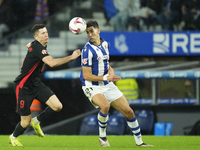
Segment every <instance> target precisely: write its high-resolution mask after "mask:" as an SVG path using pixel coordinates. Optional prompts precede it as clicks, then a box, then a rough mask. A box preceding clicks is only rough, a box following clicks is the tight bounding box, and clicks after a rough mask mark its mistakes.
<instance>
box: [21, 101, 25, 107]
mask: <svg viewBox="0 0 200 150" xmlns="http://www.w3.org/2000/svg"><path fill="white" fill-rule="evenodd" d="M24 103H25V102H24V100H21V101H20V108H24Z"/></svg>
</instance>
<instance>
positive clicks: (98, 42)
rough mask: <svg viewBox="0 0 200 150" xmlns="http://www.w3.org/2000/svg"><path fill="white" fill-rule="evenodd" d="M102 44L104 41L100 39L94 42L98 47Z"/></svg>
mask: <svg viewBox="0 0 200 150" xmlns="http://www.w3.org/2000/svg"><path fill="white" fill-rule="evenodd" d="M101 43H102V39H101V38H99V39H98V40H97V41H95V42H93V44H94V45H96V46H98V45H100V44H101Z"/></svg>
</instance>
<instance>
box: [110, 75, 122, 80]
mask: <svg viewBox="0 0 200 150" xmlns="http://www.w3.org/2000/svg"><path fill="white" fill-rule="evenodd" d="M119 80H121V77H120V76H118V75H114V77H113V80H112V81H119Z"/></svg>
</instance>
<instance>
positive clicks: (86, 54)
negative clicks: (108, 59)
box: [81, 47, 93, 67]
mask: <svg viewBox="0 0 200 150" xmlns="http://www.w3.org/2000/svg"><path fill="white" fill-rule="evenodd" d="M92 57H93V54H92V53H91V51H90V49H89V48H86V47H84V48H83V50H82V55H81V66H85V67H91V66H92Z"/></svg>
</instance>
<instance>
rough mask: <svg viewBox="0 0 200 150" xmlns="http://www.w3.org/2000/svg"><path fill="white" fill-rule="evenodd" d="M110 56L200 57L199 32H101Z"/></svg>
mask: <svg viewBox="0 0 200 150" xmlns="http://www.w3.org/2000/svg"><path fill="white" fill-rule="evenodd" d="M100 36H101V37H102V38H104V39H106V40H108V41H109V42H110V47H111V48H110V55H111V56H194V55H200V32H101V33H100Z"/></svg>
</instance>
